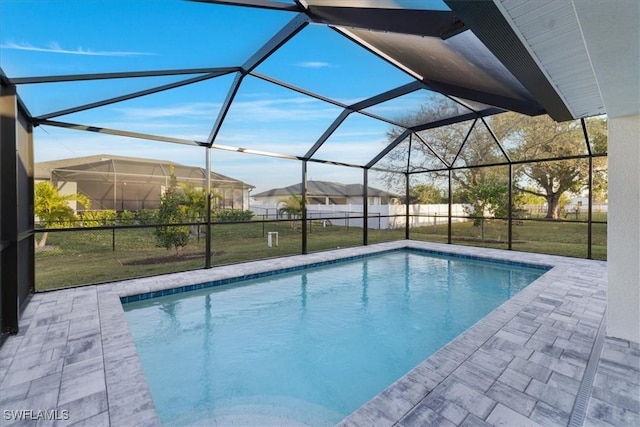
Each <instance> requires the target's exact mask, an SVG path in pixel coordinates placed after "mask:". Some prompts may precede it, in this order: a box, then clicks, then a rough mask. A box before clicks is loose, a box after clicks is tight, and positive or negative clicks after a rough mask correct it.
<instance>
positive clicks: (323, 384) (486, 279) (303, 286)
mask: <svg viewBox="0 0 640 427" xmlns="http://www.w3.org/2000/svg"><path fill="white" fill-rule="evenodd" d="M544 271H545V270H542V269H534V268H525V267H517V266H513V265H507V264H500V263H487V262H482V261H478V260H469V259H462V258H458V257H444V256H440V255H433V254H432V255H429V256H425V254H421V253H417V252H415V251H394V252H390V253H385V254H382V255H375V256H371V257H367V258H362V259H359V260H355V261H350V262H346V263H338V264H331V265H328V266H322V267H316V268H311V269H307V270H302V271H299V272H295V273H286V274H281V275H277V276H270V277H267V278H261V279H256V280H251V281H248V282H243V283H242V284H233V285H224V286H217V287H213V288H206V289H202V290H199V291H195V292H186V293H180V294H175V295H171V296H165V297H161V298H154V299H148V300H143V301H139V302H133V303H127V304H124V307H125V311H126V315H127V318H128V321H129V324H130V328H131V331H132V334H133V336H134V339H135V342H136V347H137V349H138V354H139V356H140V358H141V361H142V364H143V367H144V370H145V374H146V377H147V381H148V383H149V386H150V388H151V391H152V394H153V397H154V401H155V404H156V408H157V411H158V414H159V416H160V419H161V421H162V422H163V423H164V424H166V425H172V424H173V425H183V424H190V423H191V424H193V423H195V424H197V423H203V424H213V423H214V422H218V423H219V424H220V425H228V424H231V423H234V424H236V425H256V424H258V425H268V424H270V425H304V424H307V425H332V424H335V423H336V422H338V421H340V420H341V419H342V418H343V417H344V416H346V415H348V414H349V413H350V412H352V411H353V410H355V409H357V408H358V407H359V406H360V405H362V404H363V403H365V402H366V401H367V400H369V399H370V398H371V397H373V396H375V395H376V394H377V393H379V392H380V391H382V390H383V389H384V388H385V387H386V386H388V385H389V384H390V383H392V382H393V381H395V380H396V379H397V378H398V377H400V376H401V375H403V374H404V373H406V372H407V371H408V370H409V369H411V368H412V367H414V366H415V365H416V364H418V363H419V362H421V361H422V360H424V359H425V358H426V357H428V356H429V355H430V354H432V353H434V352H435V351H436V350H438V349H439V348H440V347H442V346H443V345H444V344H446V343H447V342H449V341H450V340H451V339H453V338H454V337H455V336H457V335H458V334H459V333H460V332H462V331H464V330H465V329H467V328H468V327H469V326H471V325H472V324H473V323H475V322H476V321H477V320H479V319H480V318H482V317H483V316H484V315H486V314H488V313H489V312H490V311H491V310H493V309H494V308H495V307H496V306H497V305H499V304H501V303H502V302H504V301H506V300H507V299H509V298H510V297H511V296H512V295H514V294H515V293H516V292H518V291H519V290H520V289H522V288H523V287H525V286H526V285H527V284H529V283H530V282H532V281H533V280H535V279H536V278H537V277H539V276H540V275H542V274H543V273H544Z"/></svg>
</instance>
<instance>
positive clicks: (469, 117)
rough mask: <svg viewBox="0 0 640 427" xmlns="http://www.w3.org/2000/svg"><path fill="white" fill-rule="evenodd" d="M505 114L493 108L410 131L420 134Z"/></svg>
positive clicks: (437, 121)
mask: <svg viewBox="0 0 640 427" xmlns="http://www.w3.org/2000/svg"><path fill="white" fill-rule="evenodd" d="M503 112H504V110H503V109H501V108H495V107H491V108H487V109H485V110H482V111H479V112H477V113H467V114H462V115H460V116H455V117H449V118H446V119H442V120H436V121H435V122H428V123H424V124H421V125H416V126H411V127H410V128H409V129H410V130H412V131H414V132H420V131H423V130H427V129H434V128H437V127H441V126H447V125H452V124H455V123H460V122H466V121H467V120H473V119H477V118H478V117H486V116H492V115H494V114H499V113H503Z"/></svg>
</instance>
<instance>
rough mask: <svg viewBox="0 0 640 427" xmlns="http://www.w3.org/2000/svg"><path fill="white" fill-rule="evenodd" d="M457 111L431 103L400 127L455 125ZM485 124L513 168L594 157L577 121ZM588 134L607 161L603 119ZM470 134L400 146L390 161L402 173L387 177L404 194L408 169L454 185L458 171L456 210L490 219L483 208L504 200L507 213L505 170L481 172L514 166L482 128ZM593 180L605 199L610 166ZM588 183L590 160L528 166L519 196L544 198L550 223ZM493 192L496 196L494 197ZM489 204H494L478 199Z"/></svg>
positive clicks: (597, 166)
mask: <svg viewBox="0 0 640 427" xmlns="http://www.w3.org/2000/svg"><path fill="white" fill-rule="evenodd" d="M456 108H457V107H455V106H454V105H453V101H451V100H449V99H445V98H435V97H431V98H428V99H427V102H426V103H425V104H424V105H423V106H422V107H421V108H420V110H419V111H418V112H415V113H412V114H409V115H408V116H407V117H406V118H405V119H402V120H401V121H403V122H405V123H408V124H410V125H415V124H419V123H426V122H430V121H432V120H434V119H437V118H444V117H447V116H448V117H451V115H452V114H454V113H456V112H457V111H458V110H456ZM485 120H486V122H487V123H488V124H489V127H490V128H491V129H492V130H493V132H494V134H495V135H496V137H497V139H498V140H499V141H500V142H501V144H502V147H503V148H504V149H505V150H506V152H507V153H508V155H509V156H510V158H511V159H512V160H533V159H554V158H562V157H571V156H577V155H585V154H587V145H586V142H585V139H584V135H583V132H582V127H581V125H580V123H579V122H578V121H570V122H562V123H556V122H554V121H553V120H552V119H550V118H549V117H548V116H538V117H529V116H524V115H520V114H517V113H504V114H499V115H495V116H491V117H488V118H486V119H485ZM588 128H589V131H590V132H589V134H590V139H591V142H592V150H593V151H594V152H596V153H605V152H606V144H607V142H606V121H605V120H604V119H602V118H596V119H591V121H590V122H589V123H588ZM470 129H471V124H470V122H464V123H456V124H453V125H449V126H443V127H439V128H435V129H429V130H427V131H422V132H419V133H418V134H419V135H420V137H421V139H422V140H423V141H424V143H423V142H422V141H417V142H416V139H417V138H414V139H413V141H412V144H411V145H410V144H409V143H408V142H407V141H405V142H403V143H401V144H400V145H398V146H397V147H396V148H395V149H394V150H392V151H391V152H390V153H389V154H388V155H387V157H385V160H383V162H384V164H383V166H384V167H385V169H388V170H397V171H398V173H394V172H389V173H387V174H386V176H385V178H386V181H387V184H388V185H390V186H393V187H397V188H401V187H402V185H403V183H404V173H403V172H404V171H406V170H407V166H409V170H410V171H411V170H426V171H433V172H430V175H432V176H436V177H443V178H447V176H448V174H449V171H448V169H449V167H454V168H456V169H455V170H454V172H453V174H452V185H453V186H454V190H453V196H454V197H453V198H454V202H458V203H461V202H467V203H475V206H474V207H473V211H474V212H480V211H482V212H484V209H483V208H482V206H483V205H484V206H486V205H493V203H496V201H498V200H500V203H501V204H502V206H501V207H495V209H496V212H507V208H508V190H509V187H508V182H509V176H508V173H507V171H506V167H503V166H498V167H478V166H482V165H489V164H501V163H502V164H506V163H508V160H507V158H506V157H505V155H504V154H503V152H502V149H501V147H500V146H499V145H498V144H497V143H496V142H495V140H494V138H493V135H492V134H491V132H489V131H488V129H486V127H485V126H484V124H483V123H482V122H476V124H475V126H474V128H473V129H472V130H470ZM402 130H403V129H400V128H392V129H391V130H390V131H389V132H388V137H389V140H394V139H395V138H396V137H397V136H398V135H400V133H401V132H402ZM467 135H468V136H467ZM465 138H466V142H464V145H463V141H465ZM409 150H411V156H409V154H410V152H409ZM434 152H435V154H434ZM409 157H410V158H411V159H419V161H416V160H412V163H413V164H409V165H407V159H408V158H409ZM416 162H418V163H416ZM594 174H595V177H596V178H597V179H595V180H594V186H593V191H594V197H595V198H596V199H597V198H600V199H602V198H603V197H602V194H606V159H605V158H594ZM414 176H420V175H414ZM587 180H588V161H587V160H586V159H575V158H573V159H566V160H558V161H544V162H535V163H523V164H519V165H517V166H516V167H514V181H515V182H516V185H515V186H514V188H513V190H514V196H516V199H517V195H518V194H519V193H521V192H525V193H529V194H532V195H536V196H540V197H543V198H544V200H545V201H546V202H547V214H546V217H547V218H558V214H559V212H558V211H559V203H560V200H561V197H562V196H563V195H565V194H569V193H579V192H580V191H581V190H583V189H584V188H585V187H586V184H587ZM487 182H489V183H490V185H489V186H487V184H486V183H487ZM489 187H490V189H491V191H488V190H489ZM496 192H499V193H500V194H497V193H496ZM471 195H474V197H476V198H475V199H474V198H473V197H470V196H471ZM489 196H491V200H492V202H489V200H481V199H479V198H477V197H489ZM463 199H464V200H463Z"/></svg>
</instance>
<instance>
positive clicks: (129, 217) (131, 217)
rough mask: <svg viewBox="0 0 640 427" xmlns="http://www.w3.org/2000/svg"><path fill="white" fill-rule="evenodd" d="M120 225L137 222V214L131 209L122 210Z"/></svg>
mask: <svg viewBox="0 0 640 427" xmlns="http://www.w3.org/2000/svg"><path fill="white" fill-rule="evenodd" d="M119 222H120V225H133V224H135V223H136V216H135V214H134V213H133V212H131V211H122V212H120V221H119Z"/></svg>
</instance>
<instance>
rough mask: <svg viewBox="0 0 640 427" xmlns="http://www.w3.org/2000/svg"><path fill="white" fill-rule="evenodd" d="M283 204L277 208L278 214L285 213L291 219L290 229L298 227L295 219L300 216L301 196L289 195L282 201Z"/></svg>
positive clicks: (282, 214)
mask: <svg viewBox="0 0 640 427" xmlns="http://www.w3.org/2000/svg"><path fill="white" fill-rule="evenodd" d="M281 203H284V206H283V207H281V208H280V209H278V216H284V215H285V214H286V215H287V218H289V219H290V220H292V221H291V229H292V230H297V229H298V221H297V219H298V218H299V217H301V216H302V196H296V195H293V196H289V197H288V198H287V199H286V200H284V201H282V202H281Z"/></svg>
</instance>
